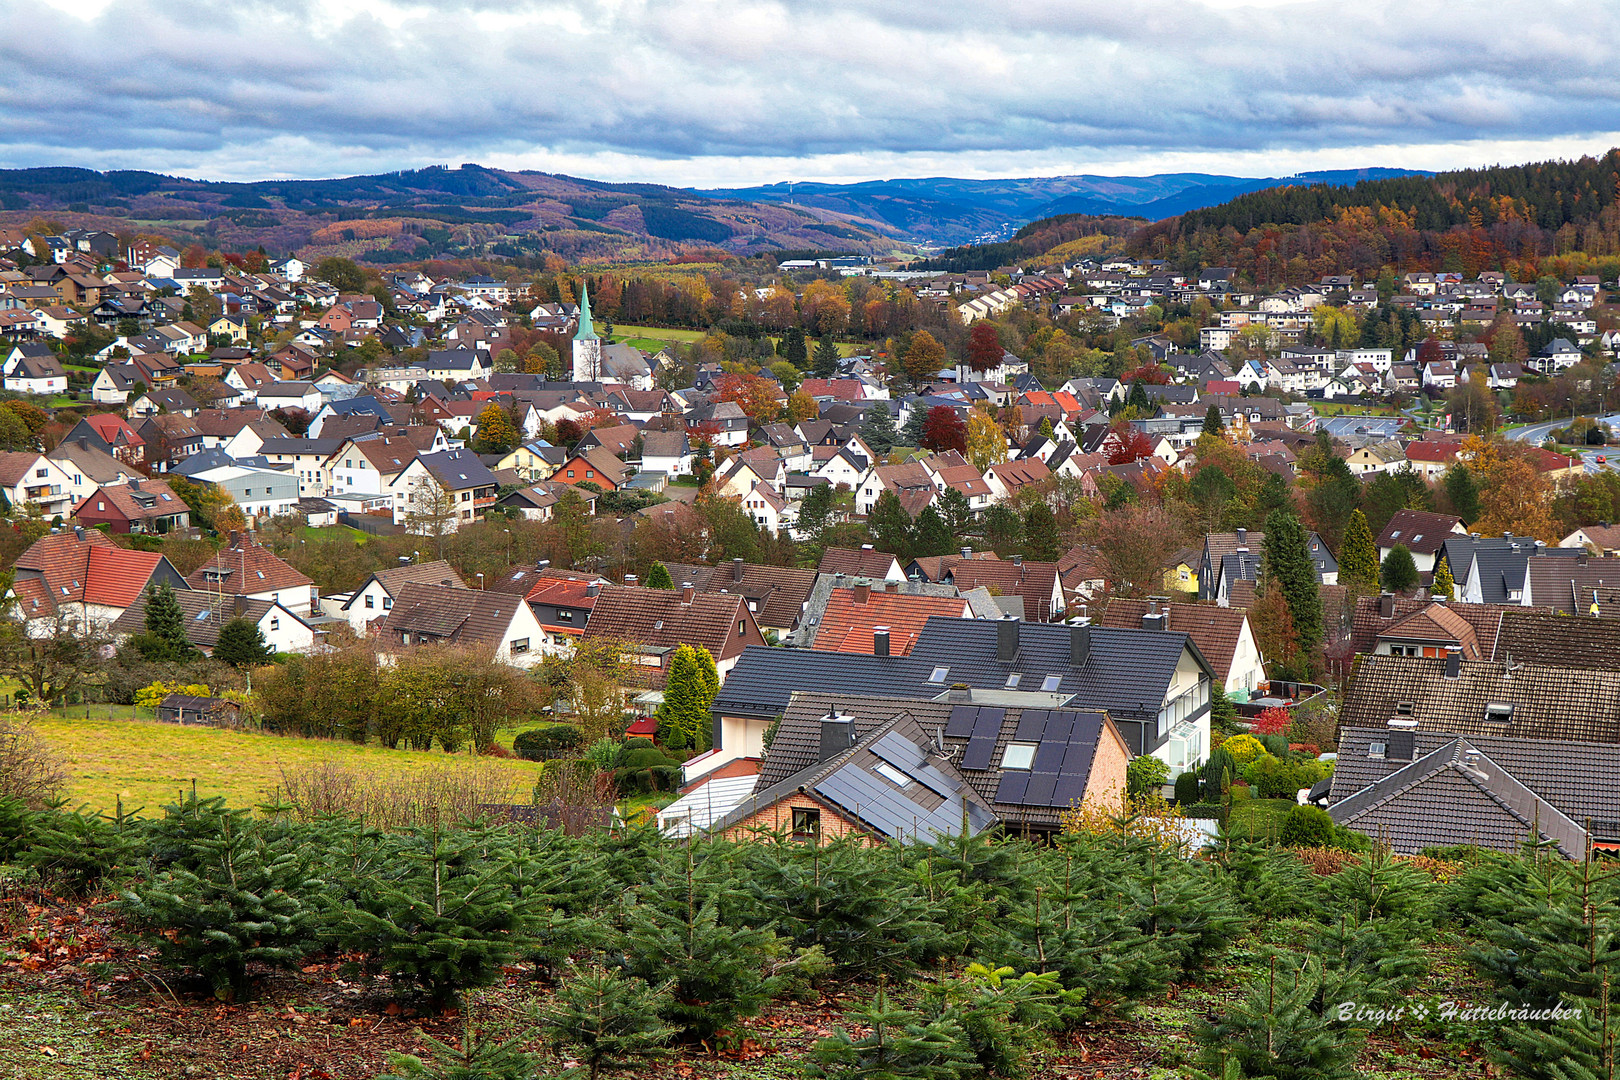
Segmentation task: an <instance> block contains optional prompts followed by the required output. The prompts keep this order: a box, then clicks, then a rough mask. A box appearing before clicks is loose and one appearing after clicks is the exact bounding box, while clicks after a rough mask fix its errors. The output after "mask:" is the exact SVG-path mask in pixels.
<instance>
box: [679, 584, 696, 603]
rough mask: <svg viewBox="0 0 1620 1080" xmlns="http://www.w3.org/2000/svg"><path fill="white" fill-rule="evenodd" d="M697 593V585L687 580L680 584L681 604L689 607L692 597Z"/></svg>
mask: <svg viewBox="0 0 1620 1080" xmlns="http://www.w3.org/2000/svg"><path fill="white" fill-rule="evenodd" d="M696 595H697V586H696V585H694V584H692V583H691V582H690V581H688V582H687V583H686V584H684V585H682V586H681V606H682V607H691V606H692V597H694V596H696Z"/></svg>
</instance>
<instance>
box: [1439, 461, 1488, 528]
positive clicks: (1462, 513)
mask: <svg viewBox="0 0 1620 1080" xmlns="http://www.w3.org/2000/svg"><path fill="white" fill-rule="evenodd" d="M1440 488H1441V490H1443V491H1444V492H1445V494H1446V501H1447V502H1449V503H1450V504H1451V512H1452V513H1453V514H1456V515H1457V516H1458V517H1460V518H1462V519H1463V521H1464V522H1465V523H1468V522H1474V521H1478V520H1479V517H1480V514H1481V513H1482V512H1483V510H1482V508H1481V507H1480V500H1479V485H1478V484H1477V483H1476V482H1475V481H1474V474H1473V473H1472V472H1470V471H1469V469H1468V466H1466V465H1464V464H1463V463H1462V462H1460V461H1458V462H1453V463H1452V465H1451V467H1450V468H1448V469H1447V470H1446V474H1445V475H1444V476H1443V477H1441V478H1440Z"/></svg>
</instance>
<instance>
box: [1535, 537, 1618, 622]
mask: <svg viewBox="0 0 1620 1080" xmlns="http://www.w3.org/2000/svg"><path fill="white" fill-rule="evenodd" d="M1565 550H1570V549H1565ZM1525 588H1526V589H1527V590H1528V591H1529V593H1530V597H1529V599H1530V601H1531V603H1533V604H1536V605H1538V606H1544V607H1550V608H1552V609H1553V610H1555V611H1563V612H1569V613H1572V614H1573V613H1577V612H1578V613H1580V614H1582V615H1585V614H1589V613H1590V614H1600V615H1608V616H1610V617H1613V616H1614V615H1615V614H1616V613H1617V612H1620V557H1614V556H1604V557H1603V558H1576V559H1569V558H1549V557H1548V556H1546V555H1545V554H1541V555H1535V556H1532V557H1531V558H1530V559H1529V560H1527V561H1526V564H1525ZM1594 604H1596V605H1597V609H1598V610H1597V611H1596V612H1592V606H1593V605H1594Z"/></svg>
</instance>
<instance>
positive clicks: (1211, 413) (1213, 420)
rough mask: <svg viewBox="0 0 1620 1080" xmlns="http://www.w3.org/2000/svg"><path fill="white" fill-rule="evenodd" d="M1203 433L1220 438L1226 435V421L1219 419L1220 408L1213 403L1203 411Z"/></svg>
mask: <svg viewBox="0 0 1620 1080" xmlns="http://www.w3.org/2000/svg"><path fill="white" fill-rule="evenodd" d="M1203 434H1205V435H1214V436H1217V437H1222V438H1224V437H1225V435H1226V423H1225V421H1223V420H1222V419H1221V410H1219V409H1217V408H1216V407H1215V406H1214V405H1213V404H1211V405H1210V407H1209V409H1208V411H1206V412H1205V413H1204V428H1203Z"/></svg>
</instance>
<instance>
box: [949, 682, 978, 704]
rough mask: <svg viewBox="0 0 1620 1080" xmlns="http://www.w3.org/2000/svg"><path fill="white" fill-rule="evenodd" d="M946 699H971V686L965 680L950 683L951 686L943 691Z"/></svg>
mask: <svg viewBox="0 0 1620 1080" xmlns="http://www.w3.org/2000/svg"><path fill="white" fill-rule="evenodd" d="M945 700H946V701H972V700H973V688H972V687H971V686H969V685H968V684H967V683H965V682H959V683H951V688H950V689H949V690H947V691H945Z"/></svg>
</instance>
